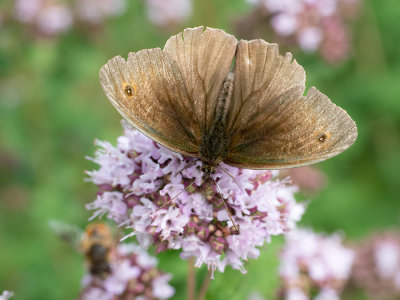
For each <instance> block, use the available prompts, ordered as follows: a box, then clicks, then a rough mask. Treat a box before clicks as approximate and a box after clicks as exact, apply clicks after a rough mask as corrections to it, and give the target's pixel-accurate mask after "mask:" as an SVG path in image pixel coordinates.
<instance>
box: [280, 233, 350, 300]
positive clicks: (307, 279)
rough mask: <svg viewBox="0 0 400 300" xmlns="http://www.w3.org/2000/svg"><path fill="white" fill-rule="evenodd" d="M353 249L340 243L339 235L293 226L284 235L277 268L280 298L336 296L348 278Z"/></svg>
mask: <svg viewBox="0 0 400 300" xmlns="http://www.w3.org/2000/svg"><path fill="white" fill-rule="evenodd" d="M353 260H354V252H353V251H352V250H350V249H348V248H345V247H344V246H343V245H342V240H341V238H340V236H339V235H332V236H324V235H320V234H315V233H314V232H312V231H310V230H305V229H297V230H294V231H292V232H291V233H289V234H288V235H287V236H286V245H285V247H284V249H283V251H282V253H281V265H280V269H279V273H280V276H281V278H282V280H283V287H282V293H283V298H285V299H287V300H294V299H296V300H308V299H310V294H311V293H310V292H311V290H313V291H317V295H316V296H315V297H314V298H313V299H315V300H322V299H329V300H337V299H339V296H338V295H339V293H340V292H341V290H342V289H343V287H344V285H345V283H346V281H347V280H348V278H349V276H350V272H351V268H352V264H353Z"/></svg>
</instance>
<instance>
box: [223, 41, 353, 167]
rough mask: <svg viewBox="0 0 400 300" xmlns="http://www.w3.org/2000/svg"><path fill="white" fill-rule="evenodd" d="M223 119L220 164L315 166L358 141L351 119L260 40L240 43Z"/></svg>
mask: <svg viewBox="0 0 400 300" xmlns="http://www.w3.org/2000/svg"><path fill="white" fill-rule="evenodd" d="M234 74H235V82H234V91H233V96H232V101H231V105H230V108H229V112H228V116H227V124H228V125H227V133H226V134H227V136H228V137H229V139H230V146H229V152H228V155H227V157H226V159H224V162H225V163H227V164H230V165H233V166H237V167H243V168H251V169H281V168H290V167H298V166H303V165H308V164H312V163H316V162H319V161H322V160H325V159H328V158H330V157H332V156H334V155H337V154H339V153H341V152H342V151H344V150H346V149H347V148H348V147H350V146H351V145H352V144H353V142H354V141H355V139H356V137H357V128H356V125H355V123H354V121H353V120H352V119H351V118H350V117H349V115H348V114H347V113H346V112H345V111H344V110H343V109H341V108H340V107H338V106H336V105H335V104H334V103H332V102H331V101H330V100H329V98H328V97H327V96H325V95H324V94H322V93H321V92H319V91H318V90H317V89H316V88H314V87H312V88H311V89H310V90H309V91H308V93H307V95H304V90H305V73H304V70H303V68H302V67H301V66H300V65H299V64H298V63H297V62H296V60H293V58H292V55H291V54H290V53H287V54H286V55H285V56H281V55H279V52H278V46H277V45H276V44H269V43H267V42H265V41H263V40H253V41H240V42H239V44H238V51H237V55H236V61H235V69H234Z"/></svg>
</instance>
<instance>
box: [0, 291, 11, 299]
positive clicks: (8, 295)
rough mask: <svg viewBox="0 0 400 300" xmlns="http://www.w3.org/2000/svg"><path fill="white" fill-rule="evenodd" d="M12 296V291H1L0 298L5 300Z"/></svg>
mask: <svg viewBox="0 0 400 300" xmlns="http://www.w3.org/2000/svg"><path fill="white" fill-rule="evenodd" d="M12 296H14V293H13V292H10V291H3V292H2V293H1V295H0V300H7V299H10V298H11V297H12Z"/></svg>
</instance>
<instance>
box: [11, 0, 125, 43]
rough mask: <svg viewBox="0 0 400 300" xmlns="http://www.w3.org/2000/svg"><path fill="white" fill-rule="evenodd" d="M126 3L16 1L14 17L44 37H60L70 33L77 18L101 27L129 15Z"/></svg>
mask: <svg viewBox="0 0 400 300" xmlns="http://www.w3.org/2000/svg"><path fill="white" fill-rule="evenodd" d="M125 6H126V2H125V0H75V1H72V0H71V1H62V0H16V1H15V4H14V17H15V19H16V20H18V21H19V22H21V23H23V24H25V25H28V26H29V27H30V28H31V29H34V30H35V31H36V32H38V33H39V34H41V35H45V36H56V35H57V34H60V33H63V32H65V31H67V30H69V29H70V28H71V27H72V26H73V25H74V23H76V21H77V19H78V20H79V21H80V22H81V23H87V24H90V25H99V24H101V23H102V22H103V21H104V19H106V18H109V17H112V16H118V15H121V14H122V13H124V12H125V9H126V7H125Z"/></svg>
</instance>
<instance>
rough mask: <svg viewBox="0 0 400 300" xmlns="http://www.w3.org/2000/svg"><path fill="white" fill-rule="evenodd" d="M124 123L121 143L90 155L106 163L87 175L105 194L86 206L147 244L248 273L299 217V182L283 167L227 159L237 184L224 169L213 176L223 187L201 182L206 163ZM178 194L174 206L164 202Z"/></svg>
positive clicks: (212, 266) (211, 265) (198, 262)
mask: <svg viewBox="0 0 400 300" xmlns="http://www.w3.org/2000/svg"><path fill="white" fill-rule="evenodd" d="M124 124H125V125H124V126H125V134H124V135H123V136H121V137H119V138H118V143H117V146H116V147H113V146H111V145H110V144H109V143H107V142H99V141H98V142H97V145H98V146H100V147H101V148H100V149H99V150H97V152H96V155H95V158H93V159H92V160H94V161H95V162H96V163H98V164H99V165H100V169H99V170H95V171H90V172H88V174H89V176H90V178H89V180H91V181H93V182H94V183H95V184H96V185H97V186H98V187H99V192H98V197H97V199H96V200H95V201H94V202H92V203H90V204H88V206H87V207H88V209H93V210H95V212H94V216H97V215H103V214H106V215H107V216H108V218H111V219H113V220H114V221H116V222H117V223H119V224H120V225H121V226H124V227H127V228H130V229H131V230H132V233H131V235H132V236H133V235H134V236H136V238H137V240H138V242H139V244H140V245H141V246H143V247H148V246H150V245H155V247H156V249H157V251H165V250H167V249H180V250H181V257H182V258H183V259H188V258H190V257H195V258H196V266H197V267H200V266H201V265H203V264H206V265H207V266H208V267H209V268H210V269H211V270H212V271H214V270H219V271H221V272H223V271H224V269H225V267H226V266H228V265H229V266H231V267H232V268H234V269H239V270H241V271H242V272H245V269H244V266H243V264H244V261H246V260H247V259H249V258H257V257H258V256H259V249H258V247H261V246H263V245H264V244H265V243H266V242H269V241H270V238H271V236H272V235H280V234H284V233H287V232H288V231H290V230H291V229H292V228H294V227H295V225H296V222H297V221H299V220H300V218H301V216H302V214H303V212H304V206H303V205H301V204H298V203H296V202H295V199H294V196H293V195H294V193H295V192H296V190H297V188H296V187H295V186H292V185H290V184H289V182H288V181H287V180H283V181H280V180H278V179H277V177H276V176H277V175H278V172H276V171H255V170H245V169H238V168H234V167H231V166H228V165H224V168H225V169H226V170H227V171H228V172H229V173H230V174H231V175H232V176H233V177H234V178H235V180H236V182H235V181H234V180H233V179H232V177H231V176H230V175H228V174H226V173H225V172H224V171H223V170H222V169H220V168H218V169H217V171H216V172H215V174H213V175H212V178H213V179H214V180H215V181H216V183H217V185H216V184H215V183H214V182H213V181H212V180H210V182H203V180H202V172H201V171H200V166H201V162H200V161H196V160H195V158H189V157H182V156H181V155H180V154H177V153H175V152H172V151H170V150H168V149H166V148H164V147H161V146H159V145H158V144H156V143H155V142H153V141H152V140H151V139H149V138H147V137H145V136H144V135H143V134H141V133H139V132H138V131H136V130H135V129H132V128H131V127H130V126H129V125H127V124H126V123H125V122H124ZM190 184H192V185H191V186H190V187H189V185H190ZM185 188H187V191H184V189H185ZM218 189H219V190H220V192H221V194H222V195H223V197H224V199H225V201H226V203H227V206H228V207H229V211H230V213H231V215H232V219H233V221H234V223H235V224H236V226H238V227H239V232H237V231H236V230H235V228H234V226H233V224H232V221H231V220H230V218H229V215H228V213H227V211H226V209H225V206H224V203H223V201H222V200H221V198H220V194H219V192H218ZM177 195H178V196H177ZM173 197H176V198H175V200H174V201H173V203H172V204H167V205H165V206H163V205H164V204H166V203H167V202H168V201H169V200H170V199H171V198H173Z"/></svg>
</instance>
